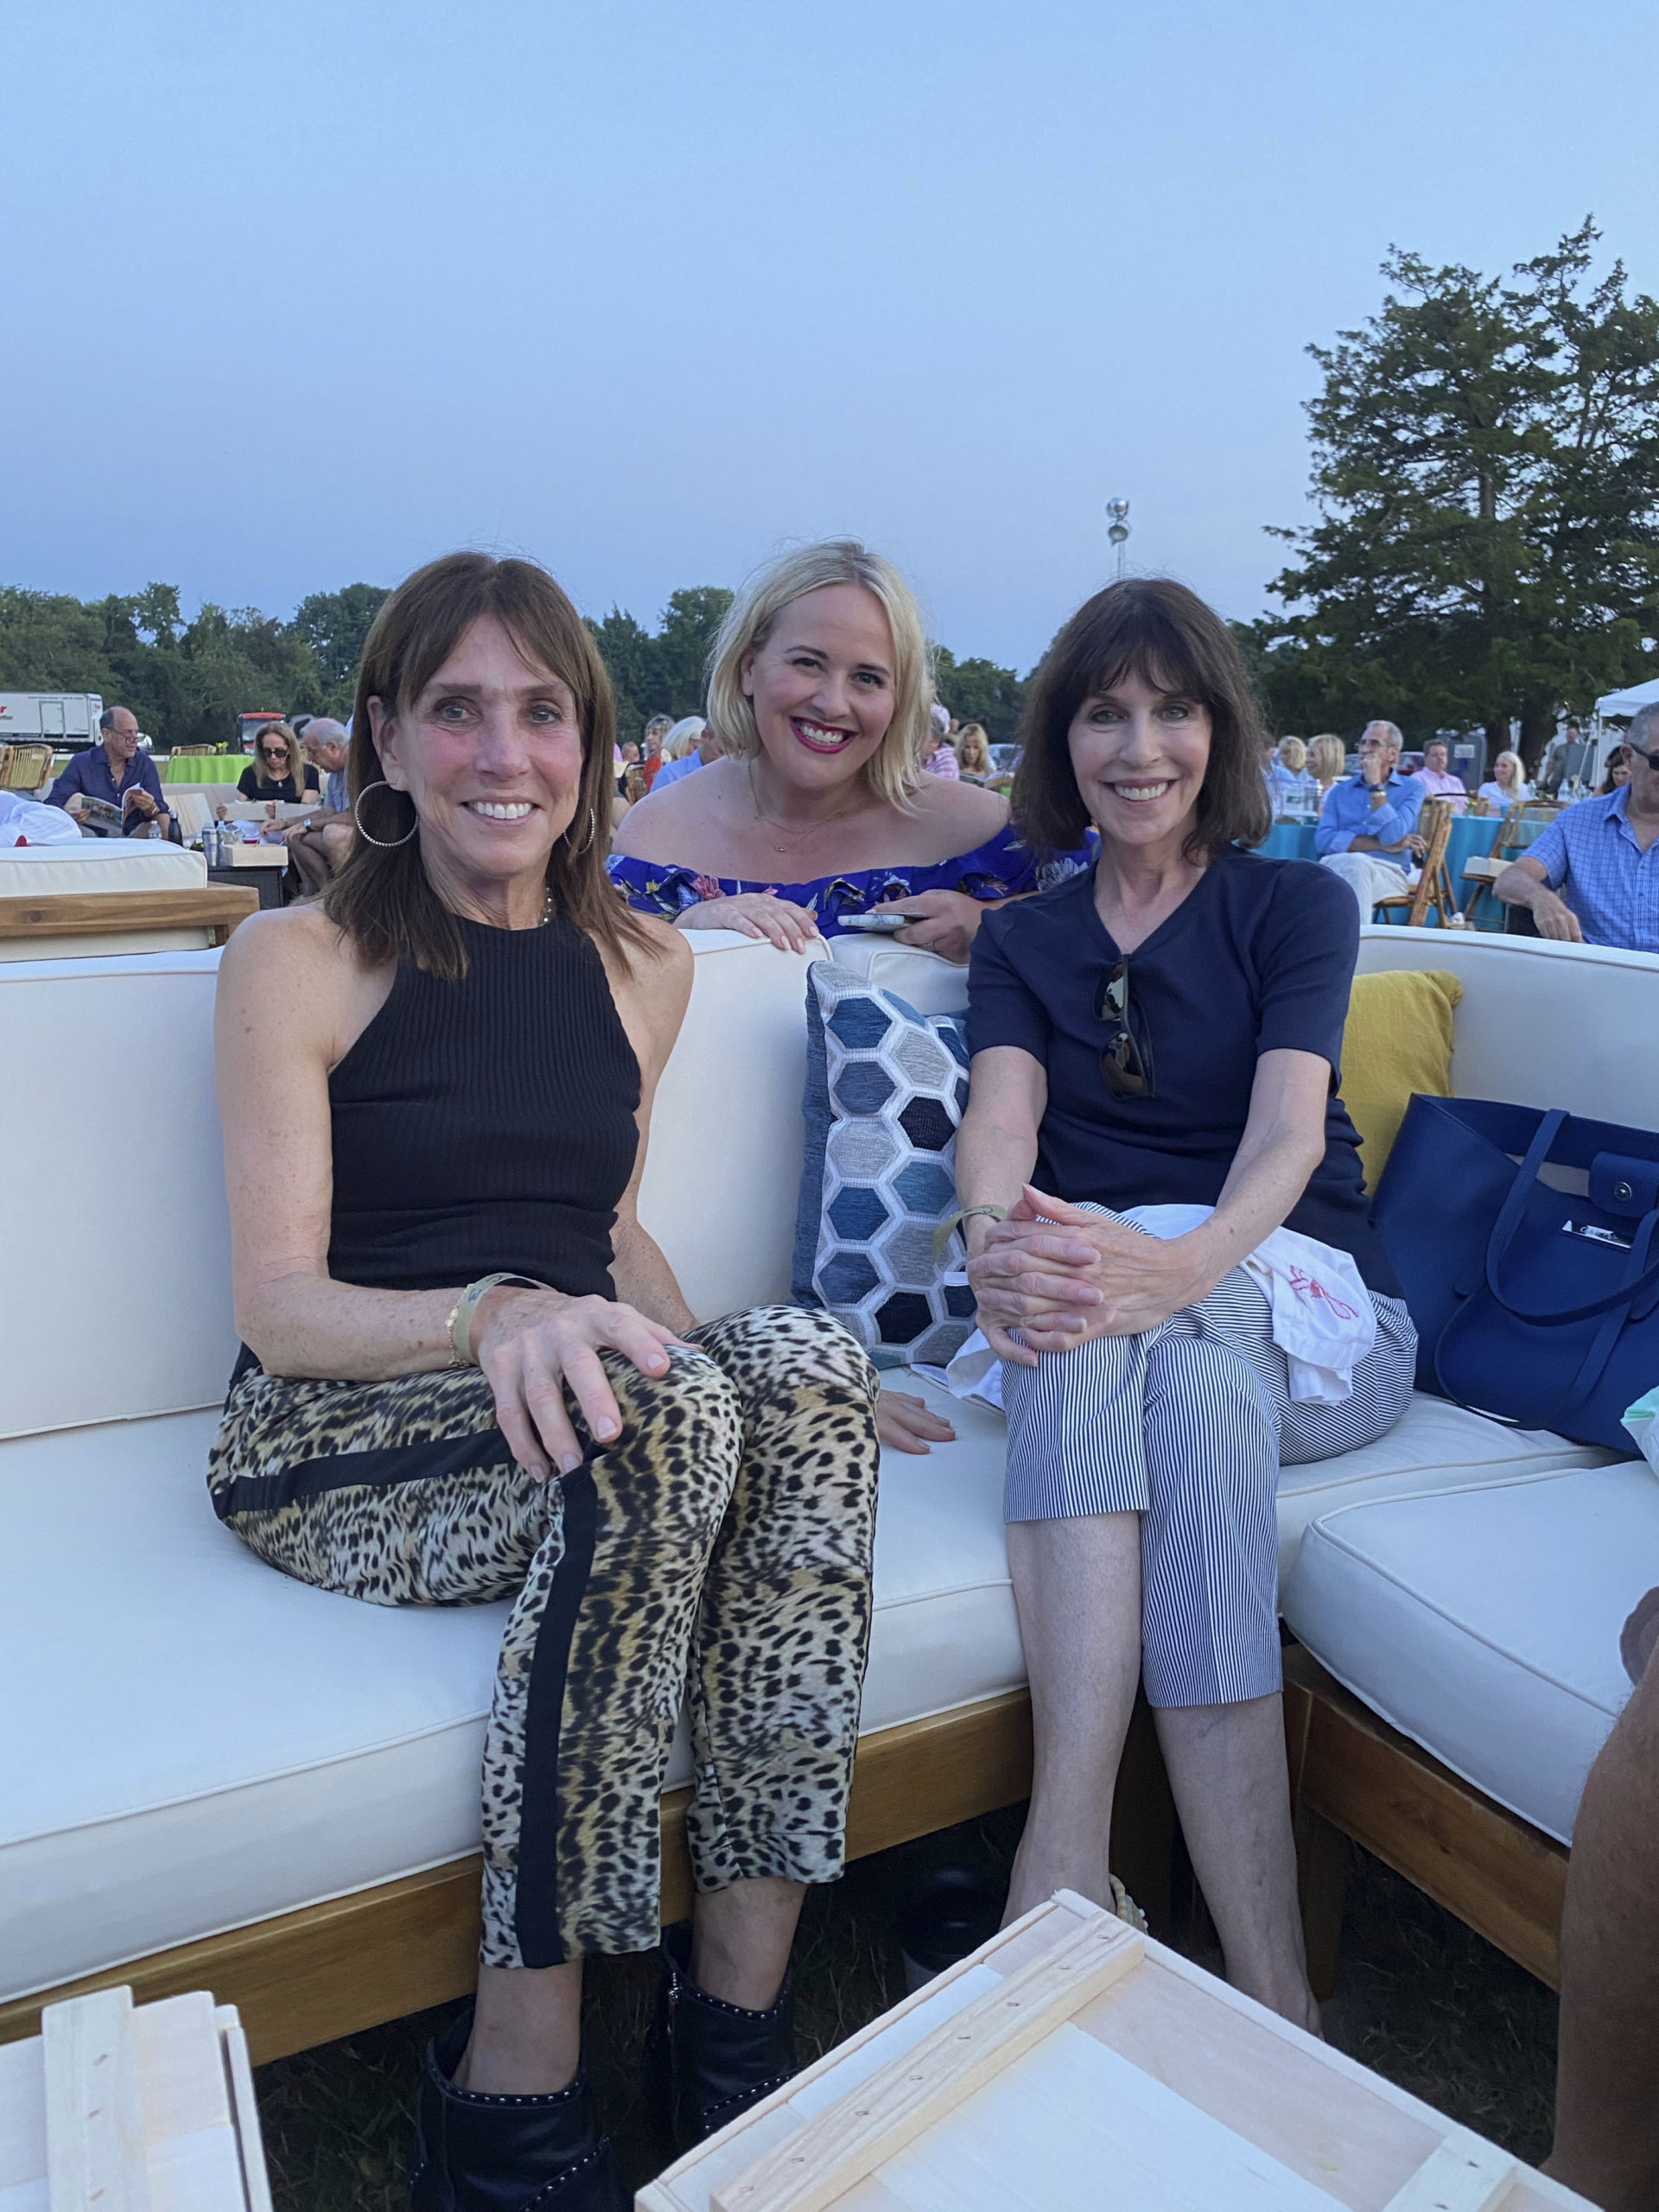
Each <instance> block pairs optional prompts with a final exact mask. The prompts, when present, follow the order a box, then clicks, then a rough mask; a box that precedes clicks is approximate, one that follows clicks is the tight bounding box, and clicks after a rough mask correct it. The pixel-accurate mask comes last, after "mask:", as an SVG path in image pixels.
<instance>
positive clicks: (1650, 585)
mask: <svg viewBox="0 0 1659 2212" xmlns="http://www.w3.org/2000/svg"><path fill="white" fill-rule="evenodd" d="M1598 238H1599V232H1598V231H1597V230H1596V228H1595V226H1594V225H1593V223H1592V221H1591V220H1589V219H1586V221H1585V222H1584V223H1583V224H1582V225H1581V226H1580V228H1579V229H1578V230H1577V231H1574V232H1571V233H1570V234H1569V235H1568V236H1567V237H1565V238H1562V239H1561V240H1560V243H1559V244H1558V245H1556V246H1555V247H1554V250H1553V251H1550V252H1548V253H1545V254H1541V255H1540V256H1539V257H1537V258H1536V259H1535V260H1532V261H1527V262H1522V263H1520V264H1517V265H1516V268H1515V269H1514V270H1512V271H1511V273H1510V277H1508V278H1504V277H1485V276H1482V275H1481V274H1479V273H1478V271H1477V270H1472V269H1465V268H1461V267H1455V266H1453V267H1446V268H1440V269H1436V268H1433V267H1431V266H1430V265H1429V264H1428V263H1427V262H1426V261H1424V260H1423V259H1422V258H1421V257H1420V256H1418V255H1416V254H1413V253H1407V252H1402V251H1399V250H1397V249H1396V250H1395V251H1393V252H1392V253H1391V254H1390V255H1389V258H1388V260H1387V261H1385V262H1384V264H1383V275H1384V277H1386V278H1387V279H1388V281H1389V284H1390V285H1391V287H1392V288H1393V289H1391V290H1390V291H1389V294H1388V296H1386V298H1385V299H1384V301H1383V307H1382V310H1381V312H1380V313H1379V314H1377V315H1374V316H1372V317H1371V318H1370V320H1369V321H1367V323H1366V324H1365V326H1364V327H1363V329H1359V330H1346V331H1343V332H1341V333H1339V334H1338V343H1337V344H1336V345H1335V346H1328V347H1327V346H1310V347H1309V349H1308V350H1309V352H1310V353H1312V355H1313V359H1315V360H1316V361H1317V362H1318V363H1319V367H1320V368H1321V370H1322V371H1323V372H1324V377H1325V382H1324V388H1323V390H1322V391H1320V392H1319V395H1318V397H1316V398H1314V399H1313V400H1312V401H1311V402H1310V403H1309V404H1308V410H1307V412H1308V418H1309V423H1310V425H1311V435H1312V442H1313V485H1312V491H1313V499H1314V501H1315V504H1316V505H1317V506H1318V508H1319V520H1318V521H1317V522H1316V523H1315V524H1313V526H1312V527H1311V528H1309V529H1307V530H1304V531H1276V532H1275V533H1274V535H1276V536H1279V537H1283V538H1285V539H1287V541H1288V542H1289V543H1290V544H1291V546H1292V548H1293V549H1294V551H1293V557H1292V560H1291V562H1290V563H1289V564H1288V565H1287V567H1286V568H1285V569H1283V570H1282V571H1281V574H1280V575H1278V576H1277V577H1275V578H1274V582H1272V584H1271V585H1270V586H1269V589H1270V590H1271V591H1272V592H1273V593H1274V595H1275V596H1276V597H1278V598H1279V599H1281V601H1283V602H1284V604H1285V607H1286V609H1287V613H1286V615H1285V617H1284V618H1283V619H1281V620H1277V621H1268V622H1265V623H1262V624H1257V625H1255V626H1253V627H1252V631H1251V639H1252V643H1253V645H1254V646H1255V649H1256V652H1255V660H1256V667H1257V673H1258V677H1259V678H1260V680H1261V681H1262V683H1263V684H1264V686H1265V688H1266V689H1267V690H1268V696H1269V698H1270V701H1271V702H1272V704H1273V705H1274V709H1275V710H1276V711H1277V712H1278V714H1279V715H1280V719H1281V721H1286V720H1288V719H1292V718H1293V717H1294V721H1295V722H1296V723H1298V724H1300V726H1301V727H1304V728H1306V727H1308V726H1310V725H1313V724H1318V723H1328V724H1331V725H1332V726H1334V727H1336V728H1353V727H1354V725H1355V724H1356V723H1357V721H1362V720H1363V718H1364V717H1365V716H1366V715H1369V714H1373V713H1376V714H1386V715H1390V716H1391V718H1392V719H1394V720H1395V721H1400V722H1402V723H1403V724H1404V725H1405V726H1406V727H1407V728H1408V729H1410V728H1415V730H1416V731H1417V733H1419V734H1421V733H1423V732H1426V731H1427V730H1429V729H1433V728H1440V727H1469V726H1471V725H1474V724H1479V725H1482V726H1483V727H1484V728H1485V730H1486V732H1487V734H1488V739H1489V744H1491V745H1493V746H1496V745H1497V744H1499V743H1503V742H1507V739H1508V733H1509V725H1510V720H1511V718H1518V719H1519V721H1520V722H1521V725H1522V742H1523V746H1524V747H1525V750H1526V753H1527V757H1528V760H1529V763H1530V762H1532V761H1534V760H1535V759H1536V757H1537V754H1538V753H1539V751H1540V750H1541V747H1542V745H1543V743H1544V741H1545V740H1546V739H1547V737H1548V734H1549V731H1550V729H1551V728H1552V727H1553V725H1554V721H1555V718H1556V715H1557V714H1558V713H1559V712H1560V710H1561V709H1569V710H1574V711H1577V712H1579V713H1583V712H1584V711H1585V710H1586V709H1588V708H1589V707H1590V706H1592V703H1593V702H1594V701H1595V699H1596V697H1597V696H1598V695H1599V694H1600V693H1601V692H1604V691H1606V690H1611V689H1612V688H1614V687H1616V686H1618V685H1621V684H1624V683H1630V682H1634V681H1637V680H1639V679H1640V678H1642V677H1645V676H1647V675H1649V674H1651V673H1653V672H1654V671H1656V670H1659V654H1656V652H1655V651H1654V648H1653V644H1652V641H1653V640H1654V639H1655V638H1656V636H1659V302H1655V301H1654V300H1652V299H1650V298H1649V297H1648V296H1646V295H1644V294H1639V293H1638V294H1636V295H1634V296H1632V295H1630V291H1629V287H1628V282H1627V279H1626V276H1625V272H1624V266H1623V264H1621V263H1618V262H1615V263H1614V264H1613V266H1612V267H1611V270H1608V272H1607V273H1606V274H1605V276H1604V277H1600V278H1599V280H1598V279H1597V278H1596V277H1594V275H1593V271H1592V263H1593V259H1594V247H1595V244H1596V241H1597V239H1598Z"/></svg>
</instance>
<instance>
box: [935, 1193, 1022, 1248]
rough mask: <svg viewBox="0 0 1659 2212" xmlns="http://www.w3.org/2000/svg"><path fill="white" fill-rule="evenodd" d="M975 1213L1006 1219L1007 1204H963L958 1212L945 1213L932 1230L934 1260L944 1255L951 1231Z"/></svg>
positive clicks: (995, 1219)
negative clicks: (936, 1226)
mask: <svg viewBox="0 0 1659 2212" xmlns="http://www.w3.org/2000/svg"><path fill="white" fill-rule="evenodd" d="M976 1213H987V1214H989V1216H990V1217H991V1219H992V1220H993V1221H1006V1220H1007V1217H1008V1210H1007V1206H963V1208H962V1210H961V1211H960V1212H957V1213H952V1214H947V1215H946V1216H945V1217H944V1220H943V1221H942V1222H941V1223H940V1224H939V1225H938V1228H937V1229H936V1230H934V1232H933V1257H934V1258H935V1259H936V1260H942V1259H943V1258H944V1248H945V1246H946V1245H947V1244H948V1243H950V1237H951V1234H952V1232H953V1231H954V1230H958V1229H960V1228H961V1227H962V1226H963V1224H964V1223H965V1222H969V1221H971V1220H972V1219H973V1217H974V1216H975V1215H976Z"/></svg>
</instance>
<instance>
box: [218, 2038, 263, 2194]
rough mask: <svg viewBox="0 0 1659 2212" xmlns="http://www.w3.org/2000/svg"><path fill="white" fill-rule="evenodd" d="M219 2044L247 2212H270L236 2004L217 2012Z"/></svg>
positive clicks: (255, 2104) (255, 2105) (249, 2066)
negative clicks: (223, 2062) (227, 2084)
mask: <svg viewBox="0 0 1659 2212" xmlns="http://www.w3.org/2000/svg"><path fill="white" fill-rule="evenodd" d="M213 2017H214V2019H215V2022H216V2023H217V2025H218V2028H219V2044H220V2048H221V2049H222V2050H223V2051H224V2054H225V2074H226V2081H227V2082H228V2083H229V2087H230V2093H231V2110H232V2113H234V2115H235V2118H236V2143H237V2153H238V2158H240V2160H241V2164H242V2193H243V2195H244V2196H245V2197H246V2199H247V2202H248V2212H271V2202H270V2174H269V2173H268V2172H267V2171H266V2168H265V2142H264V2136H263V2135H262V2134H261V2133H260V2130H259V2105H258V2101H257V2098H256V2097H255V2095H254V2093H253V2067H252V2063H251V2060H250V2058H249V2056H248V2039H247V2037H246V2036H245V2034H244V2033H243V2031H242V2023H241V2022H240V2020H238V2018H237V2017H236V2007H235V2006H234V2005H219V2008H218V2010H217V2011H216V2012H215V2013H214V2016H213Z"/></svg>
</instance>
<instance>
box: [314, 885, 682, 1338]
mask: <svg viewBox="0 0 1659 2212" xmlns="http://www.w3.org/2000/svg"><path fill="white" fill-rule="evenodd" d="M461 931H462V934H463V936H464V937H465V938H466V943H467V961H468V966H467V975H466V976H465V978H464V979H463V980H462V981H461V982H459V983H448V982H442V981H440V980H439V978H438V977H436V976H429V975H428V974H427V973H426V972H425V971H424V970H423V969H419V968H415V967H412V966H410V964H409V963H407V962H403V963H399V966H398V969H397V981H396V982H394V983H393V985H392V987H391V996H390V997H389V998H388V999H387V1001H386V1002H385V1005H384V1006H383V1007H381V1009H380V1011H379V1013H378V1014H376V1015H375V1017H374V1020H372V1022H370V1024H369V1026H368V1027H367V1028H366V1029H365V1031H364V1032H363V1033H362V1035H361V1036H360V1037H359V1039H357V1041H356V1043H355V1044H354V1045H353V1046H352V1048H351V1050H350V1052H347V1053H346V1057H345V1058H344V1059H343V1060H341V1062H340V1065H339V1066H338V1067H337V1068H336V1069H335V1070H334V1073H333V1075H332V1076H330V1077H329V1078H328V1097H329V1103H330V1105H331V1107H332V1109H333V1116H334V1224H333V1230H332V1232H331V1235H330V1238H329V1244H328V1272H329V1274H331V1275H332V1276H333V1277H334V1280H335V1281H336V1282H349V1283H361V1284H363V1285H365V1287H369V1288H372V1289H382V1290H439V1289H443V1288H446V1287H448V1286H449V1285H451V1284H456V1285H460V1284H464V1283H468V1282H472V1281H475V1280H476V1279H477V1277H478V1276H480V1275H486V1274H494V1273H495V1272H496V1271H497V1270H498V1269H499V1270H504V1271H510V1272H511V1273H512V1274H525V1275H533V1276H535V1278H536V1279H537V1281H538V1282H544V1283H547V1284H550V1286H551V1287H552V1288H554V1289H555V1290H563V1291H565V1292H568V1293H569V1294H570V1295H571V1296H572V1297H578V1298H579V1297H585V1296H596V1297H600V1298H612V1297H613V1296H614V1295H615V1292H614V1289H613V1285H612V1282H611V1258H612V1254H611V1230H612V1228H613V1225H614V1224H615V1221H616V1204H617V1200H618V1199H619V1198H620V1197H621V1195H622V1193H623V1192H624V1191H625V1190H626V1188H627V1185H628V1178H629V1177H630V1176H631V1175H632V1173H633V1161H634V1154H635V1151H636V1149H637V1146H638V1131H637V1129H636V1128H635V1125H634V1118H633V1117H634V1113H635V1110H636V1109H637V1108H638V1106H639V1062H638V1061H637V1060H636V1059H635V1058H634V1056H633V1048H632V1046H631V1045H630V1044H629V1042H628V1039H627V1033H626V1030H625V1029H624V1028H623V1027H622V1021H621V1017H620V1015H619V1014H618V1013H617V1010H616V1002H615V1001H614V1000H613V998H612V996H611V987H610V983H609V982H608V980H607V976H606V974H605V969H604V966H603V964H602V963H601V960H600V957H599V955H598V953H597V952H596V951H595V950H594V946H593V944H592V943H591V941H590V940H589V939H588V937H587V936H586V935H585V934H584V933H583V931H581V930H580V929H578V928H577V926H576V925H575V923H574V922H573V921H571V920H570V919H569V917H568V916H566V915H564V914H555V915H554V917H553V918H552V920H551V921H550V922H549V923H547V924H546V925H545V926H543V928H540V929H533V930H496V929H486V927H485V926H484V925H482V924H481V923H478V922H469V921H462V922H461Z"/></svg>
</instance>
